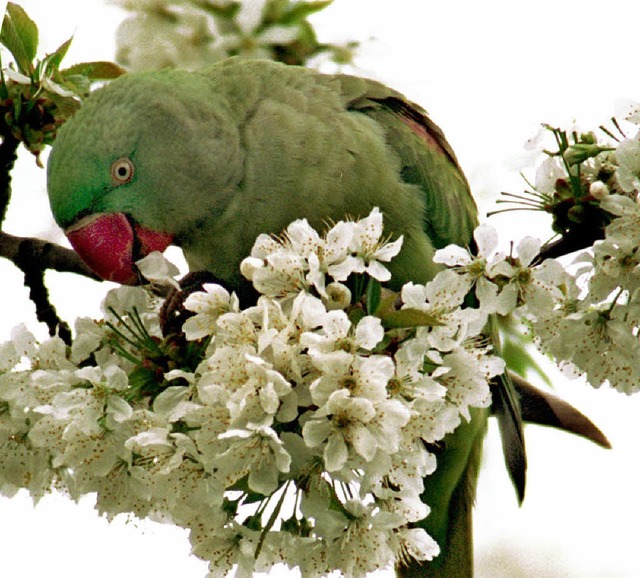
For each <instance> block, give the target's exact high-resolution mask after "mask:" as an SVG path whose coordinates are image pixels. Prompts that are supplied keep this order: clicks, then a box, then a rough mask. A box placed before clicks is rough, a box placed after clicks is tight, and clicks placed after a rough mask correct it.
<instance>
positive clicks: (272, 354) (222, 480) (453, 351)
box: [0, 210, 504, 576]
mask: <svg viewBox="0 0 640 578" xmlns="http://www.w3.org/2000/svg"><path fill="white" fill-rule="evenodd" d="M401 244H402V239H401V238H400V239H396V240H395V241H393V242H390V241H388V240H387V241H385V240H384V239H383V236H382V215H381V213H380V212H379V211H378V210H374V211H372V213H371V214H370V215H369V216H368V217H366V218H364V219H361V220H359V221H352V222H340V223H337V224H336V225H335V226H334V227H332V228H331V229H330V230H328V231H327V232H326V233H325V234H323V235H320V234H318V233H317V232H316V231H315V230H313V229H312V228H311V227H310V226H309V225H308V224H307V222H306V221H304V220H301V221H296V222H294V223H292V224H291V225H290V227H289V228H288V229H287V231H286V232H285V233H284V234H283V235H282V236H280V237H269V236H262V237H260V238H259V239H258V240H257V241H256V244H255V246H254V248H253V251H252V254H251V256H250V257H248V258H247V259H246V260H245V261H244V262H243V264H242V271H243V272H244V274H245V275H247V277H248V278H250V279H251V280H252V281H253V283H254V285H255V287H256V288H257V289H258V290H259V292H260V293H261V295H260V297H259V299H258V300H257V303H256V304H255V305H253V306H251V307H248V308H245V309H241V308H240V306H239V304H238V300H237V298H236V296H235V294H233V293H229V292H228V291H227V290H226V289H224V288H223V287H221V286H219V285H215V284H211V285H205V286H204V288H203V291H198V292H196V293H193V294H191V295H190V296H189V297H188V298H187V300H186V302H185V306H186V308H187V309H188V310H190V311H191V312H192V313H193V316H192V317H190V318H189V319H188V320H187V321H186V323H185V324H184V336H172V337H170V338H162V337H161V333H160V328H159V320H158V316H159V308H160V305H161V300H160V299H158V298H156V297H154V296H153V295H152V294H151V293H150V291H149V290H148V289H144V288H132V287H121V288H118V289H115V290H113V291H111V292H110V293H109V294H108V295H107V297H106V299H105V302H104V305H103V308H104V319H102V320H99V321H94V320H91V319H86V318H83V319H79V320H78V321H77V323H76V335H77V336H76V339H75V341H74V342H73V346H72V347H71V348H67V347H66V346H65V345H64V343H63V342H62V341H61V340H60V339H58V338H56V337H54V338H52V339H49V340H47V341H45V342H43V343H37V342H36V340H35V339H34V338H33V336H32V335H31V334H30V333H29V332H28V331H27V329H26V328H24V327H22V328H18V329H17V330H16V331H15V332H14V335H13V339H12V341H11V342H9V343H6V344H4V345H2V346H1V348H0V491H1V492H2V493H3V494H5V495H11V494H13V493H15V492H16V491H17V490H18V489H19V488H27V489H28V490H29V492H30V493H31V494H32V495H33V496H34V498H36V499H37V498H39V497H40V496H42V495H43V494H44V493H46V492H47V491H50V489H51V488H53V487H55V488H59V489H62V490H64V491H66V492H68V493H69V494H70V495H71V496H72V497H73V498H75V499H77V498H79V497H80V496H82V495H84V494H88V493H95V494H96V495H97V508H98V510H99V511H100V512H101V513H103V514H105V515H106V516H108V517H109V518H112V517H114V516H116V515H118V514H120V513H131V514H134V515H136V516H138V517H152V518H154V519H161V520H164V521H168V522H171V523H174V524H177V525H179V526H182V527H184V528H187V529H189V530H190V540H191V542H192V545H193V552H194V553H195V554H196V555H197V556H199V557H201V558H203V559H205V560H208V561H210V576H224V575H226V574H227V572H228V571H230V570H231V569H232V568H233V567H234V566H235V567H237V568H238V570H237V572H238V574H237V575H239V576H249V575H251V574H252V573H253V572H255V571H260V570H266V569H268V568H270V567H271V566H272V565H273V564H275V563H279V562H280V563H285V564H288V565H289V566H297V567H299V568H300V571H301V573H302V575H303V576H321V575H325V574H327V573H329V572H331V571H332V570H339V571H341V572H342V573H344V574H345V575H348V576H364V575H365V574H366V573H368V572H371V571H373V570H375V569H377V568H383V567H388V566H390V565H393V564H396V563H398V562H399V561H402V560H407V559H408V558H414V559H419V560H429V559H431V558H433V557H434V556H436V555H437V554H438V552H439V547H438V544H437V543H436V542H435V541H434V540H433V539H432V538H431V537H430V536H429V535H428V534H427V533H426V532H425V531H424V530H423V529H419V528H412V527H411V524H412V523H413V522H417V521H419V520H421V519H423V518H425V517H426V516H428V515H429V505H428V504H424V503H423V502H422V501H421V500H420V494H421V492H422V491H423V489H424V485H425V484H428V483H429V481H430V478H429V475H430V474H431V473H433V472H434V471H435V470H436V468H437V458H436V455H435V454H434V453H433V450H434V449H435V447H436V444H437V443H438V442H439V441H440V440H442V439H443V437H444V436H445V435H446V434H448V433H450V432H453V431H454V430H455V428H456V427H457V426H458V425H459V424H460V423H461V422H462V421H463V420H468V419H470V409H471V408H487V407H488V406H489V404H490V399H491V395H490V391H489V383H490V381H491V379H492V378H494V377H495V376H496V375H498V374H500V373H501V372H502V371H503V370H504V364H503V362H502V360H501V359H499V358H498V357H495V356H493V355H492V354H491V349H490V347H489V346H488V345H487V340H486V339H483V338H482V335H481V332H482V331H483V328H484V327H485V325H486V321H487V313H486V312H484V311H482V310H481V309H477V308H462V307H461V305H462V302H463V300H464V298H465V295H466V294H467V292H468V289H469V287H470V286H471V283H472V282H471V280H470V278H469V277H468V276H465V275H459V274H458V273H457V272H455V271H452V270H449V269H444V270H443V271H442V272H441V273H440V274H438V275H437V276H436V277H435V278H434V280H433V281H432V282H430V283H427V284H426V285H416V284H412V283H408V284H407V285H405V286H404V287H403V289H402V291H401V292H400V294H399V298H398V295H397V294H391V293H390V292H389V294H390V295H391V296H390V297H389V296H387V295H386V290H385V289H384V288H381V284H382V283H384V282H385V281H387V280H388V279H389V277H390V274H389V271H388V269H387V267H386V264H387V263H388V262H389V261H390V260H391V259H392V258H393V257H394V256H395V255H396V254H397V253H398V252H399V251H400V250H401ZM141 268H142V269H143V270H145V271H146V272H147V273H149V275H150V276H153V270H154V269H157V270H158V271H159V273H158V274H157V275H156V277H162V276H164V275H166V273H167V271H168V272H169V273H171V269H168V268H167V267H166V264H165V263H163V262H162V261H161V260H158V256H157V255H155V256H152V257H151V258H150V259H149V260H147V262H145V263H142V264H141ZM354 280H355V281H357V282H355V283H354V282H353V281H354ZM358 287H361V288H362V287H365V289H366V290H362V291H361V290H359V289H358ZM372 287H373V289H372ZM375 289H377V290H378V292H376V290H375ZM503 293H504V290H503ZM376 294H378V297H377V298H376V297H375V295H376ZM374 301H377V303H378V304H377V305H374V303H373V302H374Z"/></svg>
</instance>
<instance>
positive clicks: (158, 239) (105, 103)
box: [48, 59, 522, 577]
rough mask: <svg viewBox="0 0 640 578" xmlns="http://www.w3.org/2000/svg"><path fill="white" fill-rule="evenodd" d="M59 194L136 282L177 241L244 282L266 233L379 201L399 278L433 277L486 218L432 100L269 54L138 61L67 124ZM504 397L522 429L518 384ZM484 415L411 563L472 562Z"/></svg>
mask: <svg viewBox="0 0 640 578" xmlns="http://www.w3.org/2000/svg"><path fill="white" fill-rule="evenodd" d="M48 193H49V199H50V203H51V209H52V211H53V215H54V217H55V219H56V221H57V223H58V224H59V225H60V227H62V228H63V229H64V231H65V233H66V235H67V237H68V238H69V240H70V242H71V244H72V246H73V247H74V248H75V249H76V251H77V252H78V253H79V255H80V256H81V257H82V258H83V259H84V260H85V261H86V262H87V264H88V265H89V266H90V267H91V268H92V269H93V270H94V271H95V272H96V273H97V274H98V275H100V276H101V277H102V278H104V279H109V280H112V281H116V282H118V283H124V284H135V283H138V282H139V281H140V275H139V274H138V272H137V270H136V267H135V264H134V263H135V261H136V260H138V259H140V258H141V257H143V256H144V255H146V254H148V253H149V252H151V251H154V250H160V251H163V250H164V249H166V247H167V246H168V245H170V244H174V245H177V246H179V247H181V248H182V250H183V251H184V254H185V257H186V260H187V262H188V264H189V268H190V270H191V271H208V272H211V273H212V274H213V275H214V276H215V277H216V278H217V279H219V280H220V281H221V282H223V283H224V284H226V286H227V287H230V288H233V289H237V290H241V289H242V286H243V284H244V283H246V281H244V280H243V279H242V278H241V277H240V274H239V264H240V261H241V260H242V259H243V258H244V257H246V256H247V255H249V253H250V251H251V247H252V245H253V243H254V241H255V239H256V237H257V236H258V235H259V234H260V233H279V232H280V231H282V230H283V229H285V228H286V226H287V225H288V224H289V223H290V222H292V221H293V220H295V219H298V218H302V217H305V218H307V220H308V221H309V223H310V224H311V225H312V226H314V227H316V228H318V229H322V228H323V225H324V224H325V223H326V222H327V221H338V220H341V219H343V218H345V217H347V216H351V217H364V216H366V215H368V214H369V212H370V211H371V209H372V208H373V207H379V208H380V210H381V211H382V213H383V215H384V226H385V232H386V233H387V234H388V235H389V236H391V237H392V238H397V237H398V236H400V235H403V236H404V243H403V246H402V250H401V252H400V254H399V255H398V257H397V258H396V259H394V260H393V261H392V262H391V263H390V266H389V268H390V270H391V273H392V281H391V282H390V285H391V287H392V288H394V289H398V288H400V287H401V286H402V285H403V284H404V283H406V282H408V281H414V282H417V283H425V282H427V281H429V280H430V279H431V278H433V276H434V275H435V274H436V272H437V271H438V266H436V265H434V263H433V262H432V257H433V254H434V252H435V251H436V250H437V249H439V248H442V247H445V246H446V245H448V244H450V243H456V244H458V245H462V246H472V243H473V241H472V232H473V230H474V228H475V227H476V225H477V222H478V221H477V209H476V205H475V203H474V200H473V198H472V196H471V193H470V189H469V184H468V182H467V180H466V178H465V176H464V174H463V172H462V170H461V169H460V166H459V164H458V161H457V160H456V157H455V155H454V153H453V151H452V149H451V147H450V146H449V144H448V143H447V141H446V140H445V138H444V136H443V134H442V132H441V130H440V129H439V128H438V127H437V126H436V125H435V124H434V123H433V122H432V121H431V120H430V119H429V117H428V116H427V114H426V113H425V111H424V110H423V109H422V108H420V107H419V106H417V105H416V104H413V103H412V102H409V101H408V100H407V99H406V98H405V97H404V96H403V95H402V94H399V93H398V92H396V91H394V90H392V89H390V88H388V87H386V86H384V85H383V84H380V83H378V82H374V81H372V80H366V79H363V78H357V77H354V76H348V75H324V74H320V73H318V72H315V71H312V70H309V69H304V68H299V67H293V66H286V65H282V64H278V63H275V62H271V61H250V60H240V59H230V60H227V61H224V62H221V63H219V64H216V65H214V66H213V67H211V68H209V69H207V70H203V71H200V72H187V71H179V70H163V71H154V72H147V73H140V74H130V75H125V76H124V77H122V78H120V79H118V80H115V81H114V82H112V83H110V84H109V85H107V86H106V87H104V88H101V89H100V90H98V91H96V92H95V93H94V94H93V95H92V96H91V97H90V98H89V99H88V101H87V103H86V104H85V105H84V106H83V107H82V108H81V110H80V111H79V112H77V113H76V114H75V116H74V117H73V118H72V119H71V120H69V121H68V122H67V123H66V124H65V125H64V126H63V127H62V129H61V130H60V133H59V136H58V138H57V140H56V141H55V143H54V146H53V148H52V151H51V154H50V157H49V162H48ZM503 385H504V384H503ZM498 389H501V388H500V387H499V388H498ZM498 398H499V399H503V400H506V401H507V402H508V403H507V406H508V411H507V412H506V413H507V414H509V412H511V414H512V415H511V417H513V418H514V419H513V422H514V424H515V425H513V426H512V427H513V428H514V431H516V432H518V431H521V430H519V423H518V415H517V413H518V412H517V407H515V406H516V405H517V404H515V405H514V398H513V397H512V396H511V394H506V395H505V394H504V392H503V393H502V394H500V395H499V396H498ZM513 407H515V409H513ZM488 416H489V410H475V412H474V413H473V414H472V419H471V421H470V422H468V423H464V424H463V425H461V426H460V427H459V428H458V429H457V430H456V431H455V432H454V433H453V434H451V435H449V436H448V437H447V438H446V439H445V444H444V449H443V451H442V452H441V453H440V455H439V456H438V467H437V470H436V472H435V473H434V474H433V475H432V476H430V478H429V480H428V483H427V484H426V487H427V490H426V491H425V495H424V496H423V499H424V501H425V502H426V503H427V504H429V506H430V507H431V514H430V515H429V516H428V517H427V518H426V519H425V520H423V521H422V522H421V523H420V524H419V525H420V526H422V527H424V528H425V529H426V530H427V532H429V534H431V535H432V536H433V537H434V538H435V539H436V540H437V541H438V542H439V544H440V546H441V550H442V551H441V554H440V555H439V556H438V557H437V558H436V559H435V560H434V561H433V562H430V563H428V564H425V565H420V564H418V563H415V564H409V565H408V566H403V567H401V568H398V572H399V574H400V575H401V576H406V577H408V576H447V577H456V576H470V575H471V574H472V558H473V557H472V541H471V506H472V502H473V499H474V491H475V486H476V479H477V475H478V467H479V461H480V453H481V448H482V440H483V437H484V434H485V431H486V424H487V419H488ZM518 435H519V434H518ZM516 437H517V436H516ZM515 453H516V454H518V451H517V450H516V451H515ZM520 465H522V464H520Z"/></svg>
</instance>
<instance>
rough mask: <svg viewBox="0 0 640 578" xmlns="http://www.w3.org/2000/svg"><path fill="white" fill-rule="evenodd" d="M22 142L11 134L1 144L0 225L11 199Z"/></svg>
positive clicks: (3, 138) (3, 137)
mask: <svg viewBox="0 0 640 578" xmlns="http://www.w3.org/2000/svg"><path fill="white" fill-rule="evenodd" d="M19 145H20V141H19V140H18V139H16V138H15V137H14V136H13V135H12V134H11V133H9V134H5V135H3V136H2V143H1V144H0V225H2V223H3V222H4V218H5V216H6V214H7V208H8V207H9V201H10V199H11V169H13V165H14V163H15V162H16V159H17V158H18V146H19Z"/></svg>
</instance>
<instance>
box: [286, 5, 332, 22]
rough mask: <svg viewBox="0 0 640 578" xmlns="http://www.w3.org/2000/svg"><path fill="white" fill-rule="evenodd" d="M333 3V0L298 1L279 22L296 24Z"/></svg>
mask: <svg viewBox="0 0 640 578" xmlns="http://www.w3.org/2000/svg"><path fill="white" fill-rule="evenodd" d="M332 3H333V0H321V1H319V2H298V3H297V4H294V5H293V6H292V7H291V9H289V10H287V11H286V12H285V13H284V14H283V15H282V16H281V17H280V18H279V19H278V24H295V23H296V22H299V21H300V20H304V19H305V18H307V16H311V14H315V13H316V12H320V10H324V9H325V8H326V7H327V6H329V5H330V4H332Z"/></svg>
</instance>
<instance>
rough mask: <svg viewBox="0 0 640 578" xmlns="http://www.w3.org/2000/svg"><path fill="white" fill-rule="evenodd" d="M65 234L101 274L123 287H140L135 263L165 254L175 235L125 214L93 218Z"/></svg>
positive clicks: (90, 265)
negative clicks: (152, 228) (149, 226)
mask: <svg viewBox="0 0 640 578" xmlns="http://www.w3.org/2000/svg"><path fill="white" fill-rule="evenodd" d="M65 235H66V236H67V238H68V239H69V242H70V243H71V245H72V246H73V248H74V249H75V250H76V252H77V253H78V255H80V257H81V258H82V260H83V261H84V262H85V263H86V264H87V265H88V266H89V267H90V268H91V269H92V270H93V271H94V272H95V273H96V274H97V275H99V276H100V277H102V279H105V280H107V281H115V282H116V283H121V284H123V285H138V284H140V282H141V281H142V278H141V275H140V274H139V272H138V270H137V268H136V266H135V262H136V261H137V260H138V259H142V257H145V256H146V255H148V254H149V253H151V252H152V251H160V252H162V251H164V250H165V249H166V248H167V247H168V246H169V245H170V244H171V242H172V240H173V235H170V234H168V233H158V232H157V231H152V230H150V229H147V228H145V227H143V226H142V225H140V224H139V223H136V222H135V221H134V220H133V219H132V218H131V217H129V216H128V215H125V214H124V213H96V214H94V215H90V216H88V217H85V218H83V219H81V220H79V221H77V222H76V223H74V224H73V225H72V226H70V227H69V228H68V229H66V230H65Z"/></svg>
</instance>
